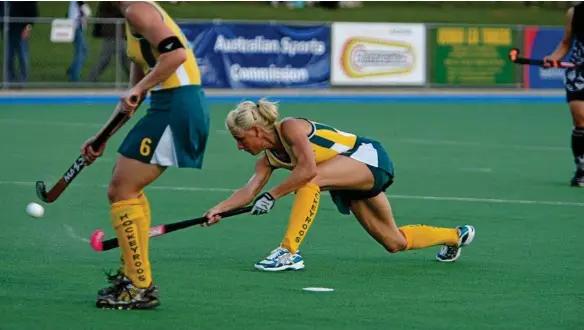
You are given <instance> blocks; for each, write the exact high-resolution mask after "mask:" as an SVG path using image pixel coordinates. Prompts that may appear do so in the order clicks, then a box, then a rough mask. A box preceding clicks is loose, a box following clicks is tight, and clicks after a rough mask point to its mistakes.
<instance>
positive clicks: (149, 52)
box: [125, 1, 201, 90]
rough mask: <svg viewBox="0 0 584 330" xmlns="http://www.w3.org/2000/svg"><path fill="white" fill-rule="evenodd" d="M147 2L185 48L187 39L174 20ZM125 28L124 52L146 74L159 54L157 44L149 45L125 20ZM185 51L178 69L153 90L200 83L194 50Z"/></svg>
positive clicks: (152, 3) (153, 4)
mask: <svg viewBox="0 0 584 330" xmlns="http://www.w3.org/2000/svg"><path fill="white" fill-rule="evenodd" d="M147 2H148V3H150V4H151V5H152V6H154V7H155V8H156V9H158V11H159V12H160V14H161V15H162V19H163V20H164V24H165V25H166V26H168V28H169V29H170V30H171V31H172V32H173V33H174V34H175V36H176V37H178V38H179V40H180V41H181V42H182V43H183V45H184V46H185V48H186V47H187V44H188V41H187V39H186V37H185V36H184V34H183V33H182V31H181V29H180V28H179V27H178V25H177V24H176V23H175V22H174V20H173V19H172V18H171V17H170V16H169V15H168V14H167V13H166V11H164V9H162V8H161V7H160V6H158V5H157V4H156V3H154V2H153V1H147ZM125 28H126V36H127V46H126V52H127V54H128V57H129V58H130V59H131V60H132V61H133V62H134V63H136V64H138V65H139V66H140V67H141V68H142V70H143V72H144V74H145V75H146V74H148V72H150V71H151V70H152V69H153V68H154V66H155V65H156V60H157V59H158V57H159V56H160V53H159V52H158V50H157V45H150V43H149V42H148V40H146V39H144V38H143V37H142V36H140V35H138V34H136V33H133V32H132V31H131V28H130V26H129V24H128V23H127V22H126V27H125ZM187 50H188V49H187ZM186 53H187V60H186V61H185V62H184V63H183V64H182V65H181V66H180V67H179V68H178V69H176V71H175V72H174V73H173V74H172V75H171V76H170V77H168V79H166V80H165V81H163V82H162V83H160V84H159V85H157V86H155V87H154V88H153V89H154V90H163V89H170V88H176V87H180V86H189V85H201V73H200V71H199V66H198V64H197V60H196V59H195V55H194V52H193V51H191V50H188V51H187V52H186Z"/></svg>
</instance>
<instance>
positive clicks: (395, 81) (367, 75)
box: [331, 23, 426, 85]
mask: <svg viewBox="0 0 584 330" xmlns="http://www.w3.org/2000/svg"><path fill="white" fill-rule="evenodd" d="M425 83H426V28H425V27H424V25H423V24H385V23H333V25H332V71H331V84H333V85H424V84H425Z"/></svg>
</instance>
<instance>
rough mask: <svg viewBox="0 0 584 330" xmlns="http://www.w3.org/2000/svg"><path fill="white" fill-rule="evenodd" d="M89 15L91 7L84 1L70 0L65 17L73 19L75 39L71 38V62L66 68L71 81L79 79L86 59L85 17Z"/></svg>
mask: <svg viewBox="0 0 584 330" xmlns="http://www.w3.org/2000/svg"><path fill="white" fill-rule="evenodd" d="M89 16H91V8H89V6H88V5H87V4H86V3H85V2H84V1H71V2H70V3H69V13H68V15H67V17H68V18H69V19H71V20H73V21H75V39H74V40H73V49H74V52H73V63H71V66H69V68H68V69H67V75H68V76H69V80H71V81H79V80H80V76H81V70H82V69H83V65H84V64H85V60H87V41H86V40H85V27H86V26H87V17H89Z"/></svg>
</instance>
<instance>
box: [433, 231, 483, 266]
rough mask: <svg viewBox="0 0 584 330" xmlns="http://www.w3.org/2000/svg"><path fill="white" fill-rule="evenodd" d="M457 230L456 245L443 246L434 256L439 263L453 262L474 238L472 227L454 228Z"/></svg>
mask: <svg viewBox="0 0 584 330" xmlns="http://www.w3.org/2000/svg"><path fill="white" fill-rule="evenodd" d="M456 229H457V230H458V245H453V246H447V245H444V246H443V247H442V249H440V252H438V254H437V255H436V259H437V260H438V261H441V262H453V261H456V259H458V257H460V252H461V250H462V247H463V246H467V245H469V244H470V243H472V241H473V239H474V237H475V229H474V227H473V226H469V225H465V226H460V227H456Z"/></svg>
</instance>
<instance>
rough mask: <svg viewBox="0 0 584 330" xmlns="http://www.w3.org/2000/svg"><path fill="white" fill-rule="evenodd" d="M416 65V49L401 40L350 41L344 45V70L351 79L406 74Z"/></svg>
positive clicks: (359, 39)
mask: <svg viewBox="0 0 584 330" xmlns="http://www.w3.org/2000/svg"><path fill="white" fill-rule="evenodd" d="M415 62H416V56H415V54H414V50H413V47H412V46H411V45H410V44H408V43H406V42H402V41H386V40H381V39H372V38H351V39H349V40H347V42H346V43H345V45H344V46H343V52H342V55H341V67H342V68H343V71H344V72H345V74H346V75H347V76H349V77H351V78H363V77H373V76H384V75H392V74H403V73H407V72H410V71H412V70H413V68H414V65H415Z"/></svg>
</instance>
